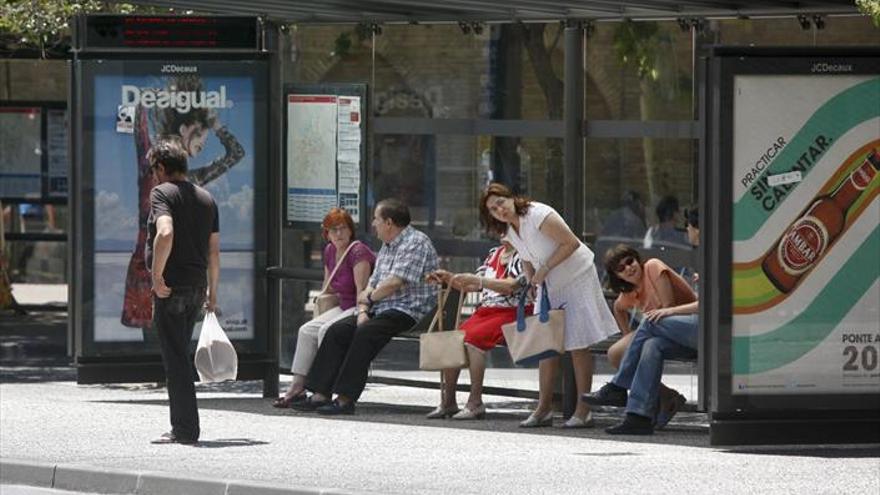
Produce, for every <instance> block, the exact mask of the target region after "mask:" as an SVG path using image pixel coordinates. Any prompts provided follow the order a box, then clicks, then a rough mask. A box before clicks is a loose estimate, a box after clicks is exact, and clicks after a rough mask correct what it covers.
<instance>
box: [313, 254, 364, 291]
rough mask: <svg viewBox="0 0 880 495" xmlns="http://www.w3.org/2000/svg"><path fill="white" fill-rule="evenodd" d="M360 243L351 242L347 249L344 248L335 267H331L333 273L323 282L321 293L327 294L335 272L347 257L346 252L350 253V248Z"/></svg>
mask: <svg viewBox="0 0 880 495" xmlns="http://www.w3.org/2000/svg"><path fill="white" fill-rule="evenodd" d="M358 242H361V241H351V242H350V243H348V247H347V248H345V251H344V252H343V253H342V257H341V258H339V259H338V260H336V266H334V267H333V271H332V272H330V276H329V277H327V281H326V282H324V287H321V293H322V294H323V293H325V292H327V287H330V282H332V281H333V277H335V276H336V272H337V271H338V270H339V267H340V266H342V262H343V261H345V257H346V256H348V252H349V251H351V248H353V247H354V245H355V243H358Z"/></svg>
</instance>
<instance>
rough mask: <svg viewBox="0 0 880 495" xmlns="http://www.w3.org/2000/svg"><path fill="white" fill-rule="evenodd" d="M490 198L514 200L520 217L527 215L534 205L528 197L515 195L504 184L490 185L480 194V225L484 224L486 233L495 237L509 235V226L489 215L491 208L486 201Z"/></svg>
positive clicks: (514, 205)
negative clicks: (498, 197) (497, 197)
mask: <svg viewBox="0 0 880 495" xmlns="http://www.w3.org/2000/svg"><path fill="white" fill-rule="evenodd" d="M489 196H500V197H502V198H513V208H514V210H516V214H517V215H519V216H523V215H525V214H526V212H527V211H529V207H530V206H531V205H532V200H531V199H529V198H527V197H526V196H520V195H517V194H513V191H511V190H510V188H509V187H507V186H505V185H504V184H499V183H498V182H493V183H491V184H489V186H488V187H487V188H486V189H484V190H483V193H482V194H480V223H482V224H483V227H485V228H486V233H487V234H489V235H493V234H494V235H495V236H501V235H504V234H505V233H507V224H506V223H504V222H502V221H500V220H496V219H495V217H493V216H492V214H491V213H489V207H488V206H486V200H487V199H489Z"/></svg>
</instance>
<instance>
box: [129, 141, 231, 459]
mask: <svg viewBox="0 0 880 495" xmlns="http://www.w3.org/2000/svg"><path fill="white" fill-rule="evenodd" d="M147 160H148V161H149V163H150V170H151V171H152V173H153V174H154V176H155V177H156V182H158V184H159V185H157V186H156V187H154V188H153V190H152V191H150V216H149V219H148V220H147V230H148V232H147V234H148V240H147V245H146V255H147V266H149V267H151V269H150V272H151V275H152V281H153V330H154V331H155V332H156V333H157V334H158V337H159V345H160V347H161V349H162V361H163V363H164V364H165V379H166V383H167V388H168V401H169V403H170V407H171V431H170V432H168V433H165V434H163V435H162V436H161V437H160V438H158V439H157V440H154V441H153V443H185V444H194V443H196V442H198V440H199V410H198V405H197V403H196V389H195V386H194V385H193V361H192V358H191V357H190V353H189V344H190V341H191V340H192V334H193V326H194V325H195V323H196V319H197V318H198V316H199V313H200V311H201V310H202V307H203V306H204V307H205V309H206V310H207V311H214V309H215V308H216V306H217V282H218V279H219V277H220V219H219V215H218V213H217V204H216V203H215V202H214V198H212V197H211V194H210V193H209V192H208V191H206V190H204V189H202V188H201V187H199V186H197V185H195V184H192V183H190V182H188V181H187V180H186V173H187V164H186V150H185V149H184V148H183V146H182V145H181V142H180V140H179V139H178V138H169V139H164V140H161V141H158V142H157V143H156V144H155V145H153V147H152V148H150V151H149V152H148V153H147ZM206 295H207V301H206V300H205V298H206Z"/></svg>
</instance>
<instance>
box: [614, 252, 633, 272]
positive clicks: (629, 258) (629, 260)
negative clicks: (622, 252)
mask: <svg viewBox="0 0 880 495" xmlns="http://www.w3.org/2000/svg"><path fill="white" fill-rule="evenodd" d="M635 261H636V259H635V258H634V257H633V256H627V257H626V258H624V259H623V261H621V262H620V264H618V265H617V270H614V272H615V273H620V272H622V271H624V270H626V267H628V266H629V265H631V264H633V262H635Z"/></svg>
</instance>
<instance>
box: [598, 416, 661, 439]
mask: <svg viewBox="0 0 880 495" xmlns="http://www.w3.org/2000/svg"><path fill="white" fill-rule="evenodd" d="M605 433H608V434H610V435H653V434H654V427H653V426H651V418H648V417H645V416H639V415H638V414H633V413H626V419H624V420H623V423H620V424H619V425H615V426H610V427H608V428H605Z"/></svg>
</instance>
